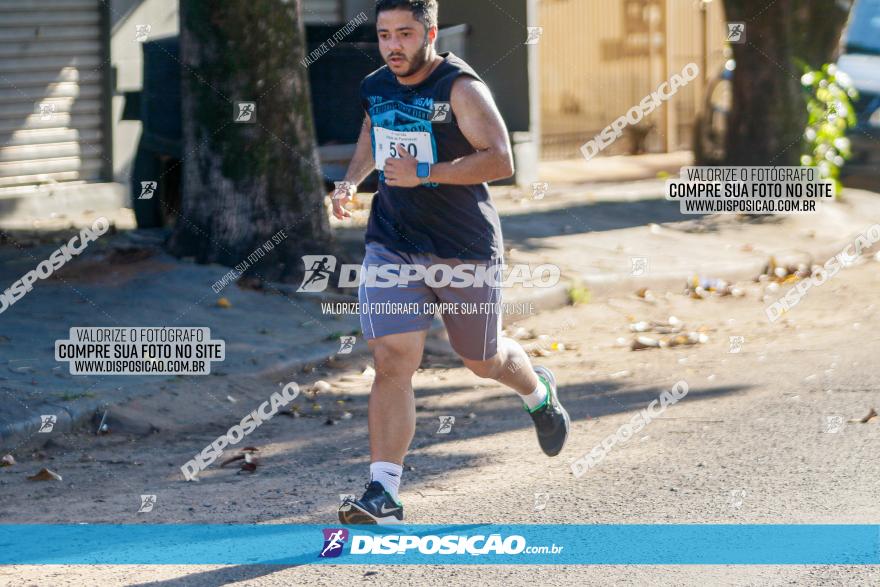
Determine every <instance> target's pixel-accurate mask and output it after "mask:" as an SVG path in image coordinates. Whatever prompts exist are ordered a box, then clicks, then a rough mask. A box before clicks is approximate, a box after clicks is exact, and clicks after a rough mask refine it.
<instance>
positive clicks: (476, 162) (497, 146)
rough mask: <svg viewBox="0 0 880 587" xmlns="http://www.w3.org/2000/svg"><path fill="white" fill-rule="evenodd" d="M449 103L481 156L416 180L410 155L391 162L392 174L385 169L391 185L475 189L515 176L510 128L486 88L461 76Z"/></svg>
mask: <svg viewBox="0 0 880 587" xmlns="http://www.w3.org/2000/svg"><path fill="white" fill-rule="evenodd" d="M449 100H450V102H451V105H452V111H453V112H454V113H455V117H456V119H457V120H458V127H459V129H460V130H461V132H462V134H463V135H464V136H465V138H466V139H467V140H468V142H469V143H470V144H471V146H472V147H473V148H474V149H476V151H477V152H476V153H471V154H470V155H466V156H464V157H459V158H458V159H455V160H453V161H444V162H442V163H435V164H433V165H431V173H430V175H429V176H428V177H427V178H424V177H423V178H419V177H416V169H415V164H416V160H415V158H412V157H407V155H408V154H404V155H403V157H404V158H403V159H389V160H388V162H391V166H392V169H391V173H390V174H389V169H388V168H387V167H386V169H385V178H386V183H387V184H388V185H392V186H394V185H396V186H401V187H412V186H415V185H419V184H420V183H422V182H425V183H427V182H436V183H440V184H444V183H445V184H454V185H473V184H479V183H483V182H484V181H493V180H496V179H503V178H505V177H510V176H511V175H513V158H512V156H511V152H510V151H511V150H510V140H509V138H508V136H507V128H506V127H505V126H504V120H503V119H502V118H501V114H500V113H499V112H498V108H497V107H496V106H495V100H493V99H492V94H491V92H489V88H488V87H487V86H486V84H484V83H482V82H480V81H479V80H476V79H474V78H472V77H470V76H464V75H463V76H460V77H459V78H458V79H456V80H455V82H454V83H453V84H452V90H451V92H450V98H449ZM386 165H388V163H386ZM410 168H411V169H410ZM389 175H390V176H391V177H389Z"/></svg>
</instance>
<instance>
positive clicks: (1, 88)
mask: <svg viewBox="0 0 880 587" xmlns="http://www.w3.org/2000/svg"><path fill="white" fill-rule="evenodd" d="M103 38H104V37H103V36H102V8H101V5H100V3H99V2H98V0H0V189H2V188H4V187H10V186H17V185H27V184H40V183H52V182H55V181H58V182H66V181H76V180H85V181H89V180H99V179H101V176H102V175H103V173H102V172H103V171H104V170H105V169H106V167H105V165H106V164H107V162H106V161H105V159H104V156H105V153H104V149H105V144H104V140H103V138H104V137H103V133H102V128H103V127H104V126H103V125H104V104H105V100H104V96H103V92H104V79H103V76H104V73H103V72H104V65H105V58H106V56H105V46H104V42H103Z"/></svg>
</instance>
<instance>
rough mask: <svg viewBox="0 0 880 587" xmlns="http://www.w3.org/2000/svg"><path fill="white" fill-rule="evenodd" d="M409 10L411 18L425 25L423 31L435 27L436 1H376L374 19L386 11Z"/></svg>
mask: <svg viewBox="0 0 880 587" xmlns="http://www.w3.org/2000/svg"><path fill="white" fill-rule="evenodd" d="M401 9H402V10H409V11H412V13H413V18H415V19H416V20H417V21H419V22H420V23H422V24H423V25H425V29H429V28H431V27H432V26H437V0H378V1H377V2H376V19H377V20H378V18H379V13H380V12H384V11H386V10H401Z"/></svg>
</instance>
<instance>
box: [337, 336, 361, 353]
mask: <svg viewBox="0 0 880 587" xmlns="http://www.w3.org/2000/svg"><path fill="white" fill-rule="evenodd" d="M356 342H357V337H356V336H340V337H339V350H338V351H337V352H336V354H338V355H348V354H351V351H352V349H354V344H355V343H356Z"/></svg>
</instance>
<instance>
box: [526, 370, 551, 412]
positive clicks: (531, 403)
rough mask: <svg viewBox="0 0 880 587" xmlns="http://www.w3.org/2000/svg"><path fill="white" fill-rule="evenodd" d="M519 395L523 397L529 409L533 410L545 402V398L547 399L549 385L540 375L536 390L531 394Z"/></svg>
mask: <svg viewBox="0 0 880 587" xmlns="http://www.w3.org/2000/svg"><path fill="white" fill-rule="evenodd" d="M519 397H520V398H522V401H523V403H525V404H526V406H528V408H529V411H530V412H531V411H532V410H534V409H535V408H537V407H538V406H540V405H541V404H542V403H543V402H544V399H546V397H547V386H546V385H544V382H543V381H541V378H540V377H538V387H536V388H535V391H533V392H532V393H530V394H529V395H520V396H519Z"/></svg>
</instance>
